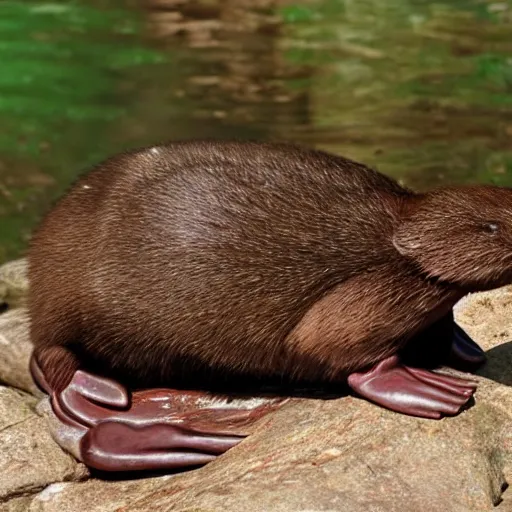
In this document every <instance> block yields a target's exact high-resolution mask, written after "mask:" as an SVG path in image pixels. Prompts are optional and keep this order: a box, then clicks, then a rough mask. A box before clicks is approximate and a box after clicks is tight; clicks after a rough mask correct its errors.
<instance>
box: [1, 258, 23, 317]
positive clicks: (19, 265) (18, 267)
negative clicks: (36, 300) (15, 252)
mask: <svg viewBox="0 0 512 512" xmlns="http://www.w3.org/2000/svg"><path fill="white" fill-rule="evenodd" d="M27 293H28V279H27V261H26V260H25V259H20V260H16V261H11V262H9V263H5V264H4V265H2V266H1V267H0V304H7V305H8V306H9V307H11V308H17V307H20V306H24V305H25V304H26V299H27Z"/></svg>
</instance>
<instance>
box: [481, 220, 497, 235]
mask: <svg viewBox="0 0 512 512" xmlns="http://www.w3.org/2000/svg"><path fill="white" fill-rule="evenodd" d="M483 230H484V231H485V232H486V233H487V234H489V235H495V234H496V233H498V231H499V230H500V227H499V225H498V223H497V222H486V223H485V224H484V225H483Z"/></svg>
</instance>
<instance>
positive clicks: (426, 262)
mask: <svg viewBox="0 0 512 512" xmlns="http://www.w3.org/2000/svg"><path fill="white" fill-rule="evenodd" d="M393 244H394V246H395V248H396V249H397V250H398V252H399V253H400V254H401V255H402V256H404V257H407V258H409V259H412V260H414V262H415V263H416V264H417V265H418V266H419V267H420V268H421V270H422V271H423V272H425V273H426V274H427V275H428V276H429V277H433V278H437V279H440V280H442V281H447V282H451V283H454V284H457V285H460V286H464V287H468V288H471V289H474V290H475V291H477V290H485V289H491V288H497V287H498V286H503V285H505V284H509V283H512V189H511V188H501V187H493V186H483V185H482V186H472V187H453V188H444V189H439V190H435V191H432V192H427V193H426V194H420V195H417V196H413V197H412V198H411V199H410V200H409V201H408V202H406V203H405V204H404V207H403V210H402V216H401V219H400V222H399V224H398V226H397V228H396V230H395V232H394V236H393Z"/></svg>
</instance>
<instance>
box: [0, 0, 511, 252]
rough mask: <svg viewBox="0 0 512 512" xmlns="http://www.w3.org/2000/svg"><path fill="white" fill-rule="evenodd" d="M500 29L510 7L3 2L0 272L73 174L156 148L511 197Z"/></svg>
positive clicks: (409, 1) (408, 1) (506, 26)
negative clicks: (308, 161)
mask: <svg viewBox="0 0 512 512" xmlns="http://www.w3.org/2000/svg"><path fill="white" fill-rule="evenodd" d="M173 5H174V6H175V7H173ZM176 5H177V7H176ZM511 23H512V0H509V1H490V0H489V1H483V0H465V1H461V0H459V1H454V0H446V1H444V2H431V1H426V0H424V1H423V0H387V1H386V2H382V1H377V0H375V1H371V0H310V1H301V2H293V1H288V0H284V1H283V0H218V1H215V0H201V1H197V0H196V1H190V2H176V1H175V0H146V1H145V2H140V1H135V0H133V1H129V0H125V1H121V0H94V1H93V0H88V1H87V0H82V1H72V0H68V1H55V2H41V1H29V0H20V1H17V2H14V1H5V0H4V1H3V2H1V3H0V62H2V71H1V72H0V127H1V129H0V261H4V260H7V259H10V258H13V257H17V256H19V255H21V254H23V251H24V249H25V248H26V244H27V241H28V239H29V236H30V232H31V230H32V228H33V227H34V225H35V224H36V223H37V221H38V219H39V218H40V217H41V215H42V212H44V211H45V210H46V209H47V208H48V207H49V205H50V204H51V202H52V201H53V200H54V199H55V198H56V197H58V196H59V195H60V194H62V192H63V191H64V190H65V189H66V187H67V186H68V185H69V184H70V183H71V182H72V181H73V180H74V179H75V177H76V176H77V175H78V174H79V173H80V172H82V171H83V170H84V169H86V168H87V167H89V166H90V165H92V164H94V163H95V162H98V161H99V160H101V159H102V158H104V157H106V156H108V155H111V154H113V153H116V152H118V151H121V150H123V149H126V148H132V147H136V146H140V145H145V144H152V143H154V142H157V141H161V140H166V139H174V138H179V139H182V138H194V137H221V138H226V137H239V138H253V139H254V138H255V139H262V140H263V139H265V140H268V139H274V140H275V139H279V140H283V139H285V140H294V141H297V142H300V143H304V144H308V145H312V146H315V147H318V148H322V149H327V150H330V151H333V152H336V153H340V154H343V155H346V156H349V157H351V158H354V159H356V160H360V161H363V162H366V163H368V164H371V165H373V166H376V167H377V168H378V169H379V170H381V171H382V172H385V173H388V174H390V175H392V176H395V177H396V178H397V179H399V180H401V181H402V182H404V183H406V184H409V185H411V186H413V187H416V188H418V189H423V188H429V187H432V186H435V185H438V184H442V183H449V182H489V183H497V184H504V185H507V184H508V185H512V38H511V37H510V26H511Z"/></svg>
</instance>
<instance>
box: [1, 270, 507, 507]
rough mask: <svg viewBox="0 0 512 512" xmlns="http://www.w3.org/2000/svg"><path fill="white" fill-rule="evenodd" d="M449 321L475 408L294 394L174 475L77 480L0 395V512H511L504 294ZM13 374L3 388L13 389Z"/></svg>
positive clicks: (38, 429) (33, 422) (31, 419)
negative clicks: (459, 340)
mask: <svg viewBox="0 0 512 512" xmlns="http://www.w3.org/2000/svg"><path fill="white" fill-rule="evenodd" d="M1 274H2V270H1V269H0V275H1ZM3 282H4V283H5V279H4V281H3ZM25 289H26V287H25ZM8 293H10V292H8ZM11 295H12V294H11ZM18 304H23V300H22V299H21V301H19V300H18ZM11 313H12V315H13V316H11V317H10V316H9V315H10V314H11ZM14 313H16V315H14ZM456 317H457V321H458V322H459V323H460V324H461V325H462V326H463V327H464V328H465V329H466V330H467V332H468V333H469V334H470V335H471V336H472V337H473V338H474V339H475V340H476V341H477V342H478V343H480V344H481V345H482V346H484V347H485V349H486V350H487V355H488V357H489V362H488V364H487V365H486V366H485V367H484V368H483V369H482V370H481V371H480V373H479V377H478V380H479V388H478V391H477V394H476V404H475V405H474V406H473V407H471V408H469V409H468V410H467V411H465V412H464V413H462V414H460V415H459V416H457V417H455V418H446V419H443V420H441V421H431V420H422V419H417V418H410V417H406V416H401V415H399V414H394V413H392V412H389V411H385V410H383V409H380V408H378V407H376V406H373V405H371V404H369V403H367V402H365V401H363V400H359V399H357V398H353V397H344V398H340V399H336V400H305V399H294V400H292V401H290V402H289V403H288V404H287V405H285V406H283V408H282V409H280V410H279V411H277V412H276V413H274V414H272V415H270V416H268V417H266V418H265V419H264V420H263V422H262V424H261V425H260V427H259V428H258V429H257V430H256V432H255V433H254V434H253V435H252V436H250V437H249V438H248V439H246V440H245V441H244V442H242V443H241V444H240V445H238V446H237V447H235V448H234V449H232V450H230V451H229V452H228V453H226V454H225V455H223V456H222V457H220V458H219V459H218V460H216V461H215V462H213V463H211V464H209V465H207V466H205V467H203V468H201V469H198V470H194V471H190V472H187V473H182V474H178V475H168V476H163V477H158V478H146V479H140V480H128V481H120V482H111V481H101V480H97V479H94V478H91V479H89V480H87V481H83V482H80V483H77V481H78V480H80V479H82V478H84V477H85V473H84V471H83V466H81V465H77V464H76V463H75V462H74V461H73V460H72V459H71V457H69V456H68V455H66V454H65V453H64V452H62V450H60V449H59V448H58V447H57V446H56V445H55V444H54V443H53V441H52V440H51V438H50V437H49V435H48V430H47V425H46V423H45V420H44V419H43V418H41V417H38V416H36V415H35V414H34V412H33V407H34V405H35V402H36V400H35V399H34V398H31V397H29V396H28V395H26V394H25V393H22V392H20V391H14V390H12V389H7V388H0V447H1V450H0V503H2V497H3V500H7V499H8V498H9V501H5V503H3V504H2V505H0V512H17V511H18V510H20V511H21V510H27V511H32V512H36V511H37V512H68V511H70V512H71V511H73V512H74V511H76V510H87V511H91V512H108V511H120V510H122V511H123V512H142V511H144V512H146V511H153V510H176V511H192V510H194V511H197V512H200V511H201V512H206V511H208V512H217V511H219V512H220V511H222V512H230V511H237V512H238V511H240V510H243V511H247V512H260V511H261V512H263V511H265V512H267V511H272V512H295V511H304V512H305V511H309V512H312V511H330V512H335V511H346V510H350V511H351V512H360V511H361V512H362V511H367V510H372V511H375V512H394V511H403V510H407V511H410V512H424V511H425V512H427V511H428V512H431V511H432V510H434V511H437V510H440V511H441V510H442V511H444V510H447V511H448V510H449V511H450V512H472V511H475V512H476V511H478V512H485V511H488V510H489V511H490V510H494V506H495V505H496V504H498V503H500V500H502V499H503V501H502V502H501V504H500V506H499V508H498V510H502V511H504V512H512V496H511V493H512V491H505V492H503V491H504V490H505V487H506V482H507V481H511V480H512V343H511V341H510V340H511V339H512V288H504V289H500V290H496V291H493V292H488V293H485V294H474V295H471V296H469V297H467V298H465V299H464V300H463V301H461V302H460V303H459V304H458V305H457V307H456ZM13 318H14V319H15V321H14V320H13ZM12 322H14V323H12ZM16 322H17V325H18V327H17V328H16V329H17V330H16V329H15V331H16V334H15V335H11V336H10V339H16V340H17V341H16V342H15V343H7V344H4V345H5V346H4V347H2V349H3V352H2V354H4V353H7V356H6V357H8V358H10V363H9V365H15V363H16V360H17V359H18V358H23V357H25V358H26V357H27V355H26V354H28V352H27V353H25V355H24V353H23V351H22V350H20V348H19V347H20V346H21V345H22V344H23V343H29V342H28V330H27V324H28V319H27V315H26V311H25V310H24V309H23V307H22V306H19V305H18V306H17V308H15V309H14V310H12V311H8V312H6V313H4V314H3V315H0V335H4V336H5V332H6V329H5V325H15V324H16ZM2 326H3V327H2ZM23 326H24V327H23ZM16 351H18V352H16ZM9 354H10V355H9ZM25 363H26V361H25V362H24V363H23V365H21V366H22V367H23V368H25V370H24V371H25V372H26V367H25ZM9 365H8V366H9ZM4 366H5V365H4ZM21 366H20V367H21ZM2 371H3V372H5V370H2V363H1V361H0V372H2ZM22 373H23V372H21V371H19V372H18V374H17V376H15V377H12V378H9V379H10V380H9V382H13V385H17V386H18V387H22V386H23V385H24V384H23V382H24V381H23V378H28V373H25V377H20V375H22ZM3 375H4V374H2V373H0V378H2V379H5V377H4V376H3ZM14 382H16V384H14ZM43 409H44V407H41V410H43ZM5 418H7V419H5ZM21 468H23V470H22V471H21V470H20V469H21ZM41 489H42V490H41Z"/></svg>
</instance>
